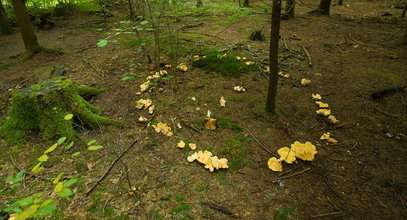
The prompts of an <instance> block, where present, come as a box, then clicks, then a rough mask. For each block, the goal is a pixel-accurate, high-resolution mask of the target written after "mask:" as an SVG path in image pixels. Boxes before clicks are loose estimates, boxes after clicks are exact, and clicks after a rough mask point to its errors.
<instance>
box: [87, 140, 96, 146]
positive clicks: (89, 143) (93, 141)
mask: <svg viewBox="0 0 407 220" xmlns="http://www.w3.org/2000/svg"><path fill="white" fill-rule="evenodd" d="M94 143H96V139H93V140H90V141H89V142H88V143H87V145H88V146H90V145H92V144H94Z"/></svg>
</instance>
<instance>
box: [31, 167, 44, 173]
mask: <svg viewBox="0 0 407 220" xmlns="http://www.w3.org/2000/svg"><path fill="white" fill-rule="evenodd" d="M43 169H44V167H38V169H36V170H35V171H33V173H39V172H41V171H42V170H43Z"/></svg>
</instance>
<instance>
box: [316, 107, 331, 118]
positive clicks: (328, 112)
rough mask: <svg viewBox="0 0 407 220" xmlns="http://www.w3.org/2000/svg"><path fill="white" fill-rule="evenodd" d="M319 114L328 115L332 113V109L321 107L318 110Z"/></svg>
mask: <svg viewBox="0 0 407 220" xmlns="http://www.w3.org/2000/svg"><path fill="white" fill-rule="evenodd" d="M317 114H318V115H323V116H328V115H330V114H331V109H326V108H321V109H318V110H317Z"/></svg>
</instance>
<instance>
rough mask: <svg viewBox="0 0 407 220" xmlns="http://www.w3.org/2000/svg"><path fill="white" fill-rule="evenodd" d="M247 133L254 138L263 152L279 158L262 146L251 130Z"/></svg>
mask: <svg viewBox="0 0 407 220" xmlns="http://www.w3.org/2000/svg"><path fill="white" fill-rule="evenodd" d="M247 131H248V132H249V134H250V136H252V138H253V139H254V140H255V141H256V143H257V144H259V146H260V147H261V148H263V150H265V151H267V153H269V154H270V155H271V156H273V157H277V155H276V154H275V153H273V152H271V151H270V150H269V149H267V148H266V147H265V146H264V145H263V144H261V143H260V142H259V141H258V140H257V138H256V137H255V136H254V135H253V134H252V132H251V131H250V130H249V129H247Z"/></svg>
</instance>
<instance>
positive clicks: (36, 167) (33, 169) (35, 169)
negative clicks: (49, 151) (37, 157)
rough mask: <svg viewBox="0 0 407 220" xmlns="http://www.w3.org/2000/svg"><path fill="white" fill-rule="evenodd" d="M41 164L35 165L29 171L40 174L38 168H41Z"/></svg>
mask: <svg viewBox="0 0 407 220" xmlns="http://www.w3.org/2000/svg"><path fill="white" fill-rule="evenodd" d="M42 163H43V162H39V163H37V165H35V166H34V167H33V168H32V170H31V171H32V172H34V173H38V172H40V171H41V170H39V168H40V166H41V164H42Z"/></svg>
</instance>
